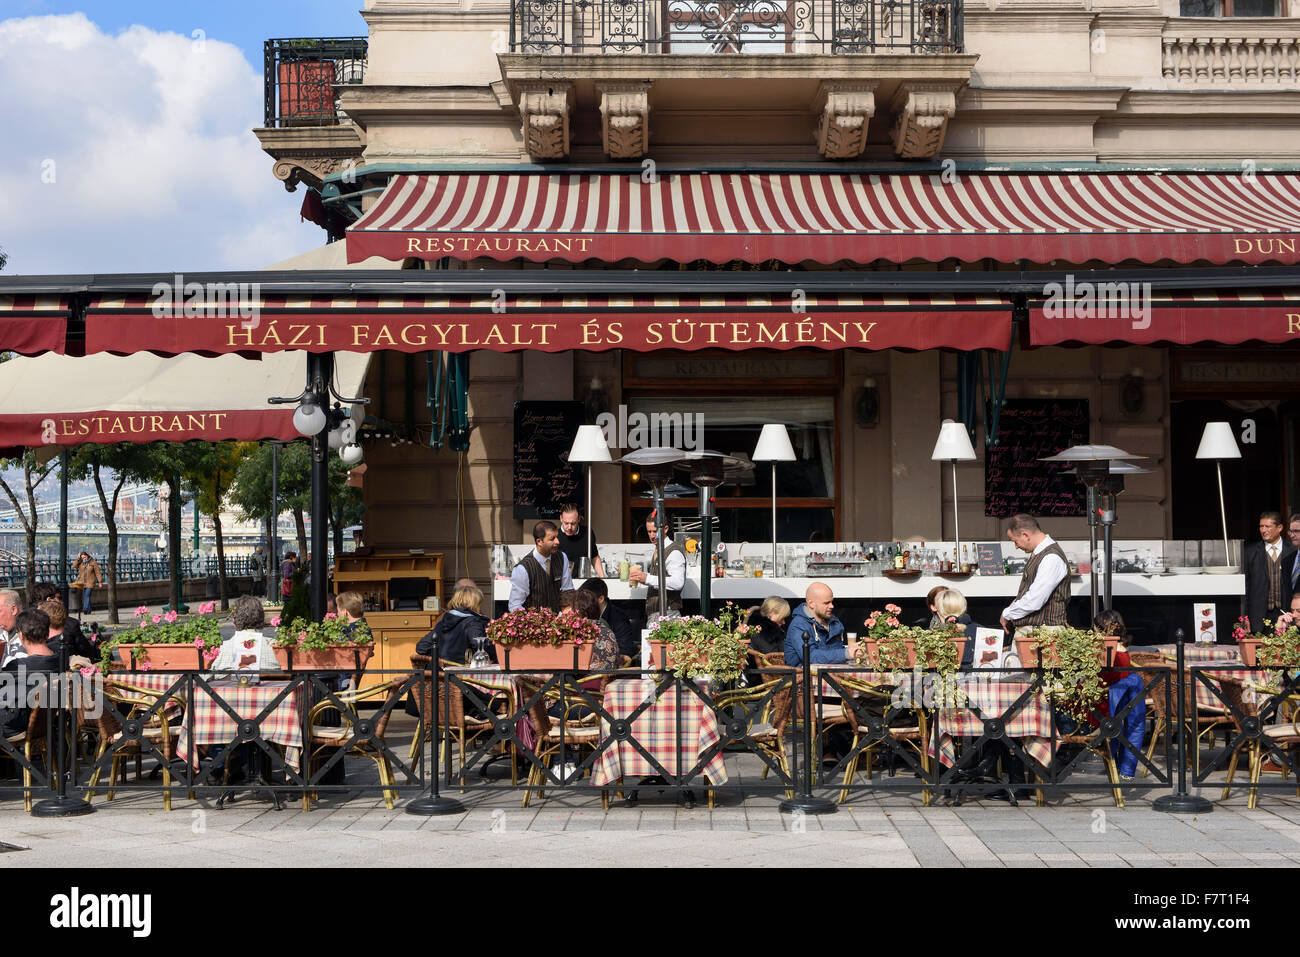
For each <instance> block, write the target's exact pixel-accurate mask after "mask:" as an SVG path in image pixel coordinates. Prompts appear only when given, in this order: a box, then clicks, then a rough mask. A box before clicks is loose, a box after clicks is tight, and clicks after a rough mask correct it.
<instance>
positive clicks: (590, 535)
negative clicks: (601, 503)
mask: <svg viewBox="0 0 1300 957" xmlns="http://www.w3.org/2000/svg"><path fill="white" fill-rule="evenodd" d="M569 461H570V462H571V463H572V462H585V463H586V465H587V564H588V566H590V568H589V574H588V575H587V576H586V577H590V573H594V571H595V566H596V533H595V531H594V530H593V527H592V522H591V466H592V463H593V462H612V461H613V457H612V456H611V455H610V454H609V446H608V445H606V444H605V433H604V431H603V430H602V429H601V427H600V426H598V425H580V426H578V434H577V435H575V436H574V437H573V447H572V448H571V449H569Z"/></svg>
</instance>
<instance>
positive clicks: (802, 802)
mask: <svg viewBox="0 0 1300 957" xmlns="http://www.w3.org/2000/svg"><path fill="white" fill-rule="evenodd" d="M811 653H812V652H811V648H810V647H809V634H808V632H806V631H805V632H804V635H803V745H804V761H803V777H802V778H800V780H799V790H798V792H797V793H796V794H795V796H794V797H792V798H786V799H785V800H784V801H782V802H781V804H780V808H779V809H780V811H781V813H782V814H794V813H796V812H797V813H800V814H834V813H835V812H836V810H838V809H837V808H836V807H835V802H834V801H830V800H827V799H826V798H819V797H813V793H812V762H813V740H812V722H813V714H812V661H811V660H810V656H811ZM795 757H796V760H797V758H798V752H797V751H796V755H795Z"/></svg>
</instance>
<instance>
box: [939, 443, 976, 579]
mask: <svg viewBox="0 0 1300 957" xmlns="http://www.w3.org/2000/svg"><path fill="white" fill-rule="evenodd" d="M974 459H975V447H974V446H973V445H971V443H970V433H969V432H967V431H966V426H964V425H963V424H962V423H960V422H954V421H953V420H952V419H944V420H943V422H942V423H941V424H940V426H939V438H938V440H937V441H936V442H935V443H934V451H933V452H931V453H930V460H931V461H932V462H943V461H948V462H951V463H952V535H953V540H954V541H955V543H956V544H955V546H954V547H953V552H952V558H953V562H954V563H955V564H956V566H957V567H958V568H959V569H960V568H961V567H962V565H961V525H960V524H959V520H958V517H957V513H958V512H959V511H960V510H959V509H958V508H957V463H958V462H971V461H974Z"/></svg>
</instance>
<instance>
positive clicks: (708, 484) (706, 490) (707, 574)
mask: <svg viewBox="0 0 1300 957" xmlns="http://www.w3.org/2000/svg"><path fill="white" fill-rule="evenodd" d="M764 428H767V426H764ZM778 428H780V426H778ZM686 455H687V457H688V458H687V461H685V462H681V463H678V465H677V467H678V468H679V469H683V470H685V471H688V472H690V474H691V484H692V485H694V486H695V487H696V488H697V489H699V490H700V614H701V615H703V616H704V617H705V618H708V617H709V612H710V611H711V607H710V606H711V604H712V598H713V568H712V563H711V562H710V561H709V558H710V556H712V554H713V516H714V514H715V511H716V509H715V508H714V500H713V490H714V489H716V488H717V487H718V486H719V485H722V484H723V483H724V482H726V480H727V477H728V474H727V470H728V469H729V468H731V469H734V468H738V467H739V466H740V460H739V459H736V458H732V457H731V456H727V455H722V454H721V453H719V452H708V451H705V452H688V453H686ZM659 567H660V569H662V570H663V571H665V572H666V571H667V569H664V567H663V562H662V561H661V562H660V563H659ZM662 591H663V589H662V588H661V589H660V592H661V593H662Z"/></svg>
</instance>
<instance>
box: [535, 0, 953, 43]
mask: <svg viewBox="0 0 1300 957" xmlns="http://www.w3.org/2000/svg"><path fill="white" fill-rule="evenodd" d="M510 12H511V19H510V49H511V51H512V52H516V53H531V54H564V53H665V54H667V53H678V54H682V53H781V52H786V53H832V54H852V53H886V52H888V53H917V54H942V53H960V52H961V49H962V3H961V0H728V2H717V0H512V2H511V5H510Z"/></svg>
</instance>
